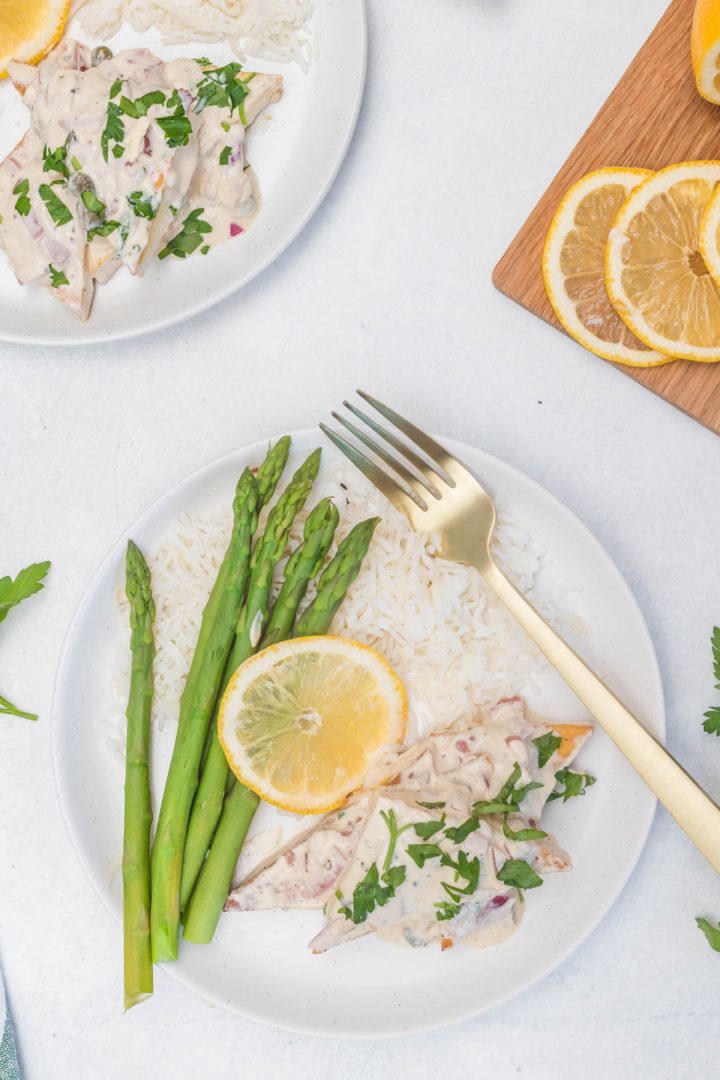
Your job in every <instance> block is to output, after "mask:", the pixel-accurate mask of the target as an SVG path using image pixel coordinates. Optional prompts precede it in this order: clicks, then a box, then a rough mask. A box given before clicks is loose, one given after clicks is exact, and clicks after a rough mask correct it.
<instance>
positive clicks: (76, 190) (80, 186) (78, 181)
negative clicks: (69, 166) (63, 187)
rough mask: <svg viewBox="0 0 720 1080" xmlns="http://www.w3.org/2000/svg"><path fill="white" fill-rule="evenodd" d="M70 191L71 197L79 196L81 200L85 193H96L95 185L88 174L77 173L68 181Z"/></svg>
mask: <svg viewBox="0 0 720 1080" xmlns="http://www.w3.org/2000/svg"><path fill="white" fill-rule="evenodd" d="M68 191H69V192H70V194H71V195H77V197H78V198H80V196H81V195H82V193H83V191H95V185H94V184H93V182H92V180H91V179H90V177H89V176H88V175H87V173H84V172H76V173H73V174H72V176H71V177H70V179H69V180H68Z"/></svg>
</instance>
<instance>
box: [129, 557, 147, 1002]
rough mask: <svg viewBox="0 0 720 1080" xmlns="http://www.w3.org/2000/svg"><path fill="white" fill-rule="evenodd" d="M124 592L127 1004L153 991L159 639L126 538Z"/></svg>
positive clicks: (141, 570) (142, 572) (143, 577)
mask: <svg viewBox="0 0 720 1080" xmlns="http://www.w3.org/2000/svg"><path fill="white" fill-rule="evenodd" d="M125 591H126V592H127V598H128V601H129V602H130V651H131V657H132V662H131V669H130V695H129V697H128V704H127V712H126V716H127V742H126V750H125V825H124V837H123V860H122V877H123V935H124V956H125V965H124V966H125V1008H126V1009H130V1008H131V1007H132V1006H133V1005H137V1003H138V1002H140V1001H143V1000H144V999H145V998H146V997H149V996H150V994H152V992H153V964H152V949H151V946H150V826H151V824H152V805H151V802H150V761H149V759H150V713H151V710H152V699H153V674H152V667H153V657H154V656H155V640H154V638H153V621H154V619H155V604H154V602H153V597H152V588H151V582H150V570H149V568H148V564H147V563H146V562H145V558H144V556H143V554H142V552H141V551H140V549H139V548H138V547H136V546H135V544H134V543H133V542H132V540H128V546H127V557H126V570H125Z"/></svg>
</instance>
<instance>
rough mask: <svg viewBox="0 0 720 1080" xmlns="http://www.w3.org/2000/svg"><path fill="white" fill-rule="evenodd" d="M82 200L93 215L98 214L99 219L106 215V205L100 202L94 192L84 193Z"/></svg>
mask: <svg viewBox="0 0 720 1080" xmlns="http://www.w3.org/2000/svg"><path fill="white" fill-rule="evenodd" d="M80 198H81V199H82V201H83V205H84V206H86V207H87V209H88V210H89V211H90V213H91V214H97V216H98V217H99V218H101V217H102V216H103V214H104V213H105V203H104V202H100V200H99V199H98V197H97V195H96V194H95V192H94V191H90V189H89V188H88V190H87V191H83V193H82V195H81V196H80Z"/></svg>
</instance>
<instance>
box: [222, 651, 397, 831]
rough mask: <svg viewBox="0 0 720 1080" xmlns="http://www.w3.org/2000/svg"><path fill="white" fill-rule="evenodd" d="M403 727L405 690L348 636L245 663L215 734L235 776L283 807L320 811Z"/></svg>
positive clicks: (357, 780)
mask: <svg viewBox="0 0 720 1080" xmlns="http://www.w3.org/2000/svg"><path fill="white" fill-rule="evenodd" d="M406 723H407V696H406V694H405V690H404V687H403V684H402V683H401V681H400V679H399V678H398V676H397V675H396V673H395V672H394V671H393V669H392V668H391V667H390V665H389V664H388V663H387V661H386V660H384V659H383V657H382V656H380V654H379V653H377V652H375V650H374V649H371V648H369V647H368V646H367V645H360V644H358V642H355V641H349V640H347V639H346V638H339V637H307V638H295V639H294V640H292V641H284V642H281V643H280V644H278V645H273V646H271V647H270V648H269V649H265V650H264V651H263V652H261V653H258V654H257V656H253V657H251V659H250V660H247V661H246V662H245V663H244V664H241V666H240V667H239V668H238V670H237V671H236V672H235V674H234V675H233V677H232V679H231V680H230V683H229V685H228V688H227V690H226V691H225V695H224V697H223V699H222V703H221V706H220V715H219V717H218V734H219V737H220V742H221V744H222V747H223V750H224V751H225V756H226V757H227V760H228V764H229V765H230V768H231V769H232V771H233V772H234V773H235V775H236V776H237V778H238V780H240V781H241V782H242V783H243V784H245V785H246V786H247V787H249V788H252V790H253V791H255V792H257V794H258V795H259V796H260V797H261V798H263V799H265V800H266V801H267V802H270V803H274V805H275V806H280V807H282V808H283V809H284V810H292V811H294V812H295V813H298V814H318V813H321V812H323V811H326V810H332V809H334V808H335V807H337V806H340V805H341V803H342V802H343V801H344V800H345V798H346V797H347V796H348V795H349V794H350V792H351V791H354V790H355V789H356V788H358V787H360V786H361V785H362V782H363V779H364V777H365V774H366V772H367V770H368V769H369V768H370V767H371V766H372V765H373V764H374V763H375V762H376V761H377V759H378V756H379V753H380V751H381V749H382V747H383V746H385V745H387V744H389V743H398V742H401V741H402V739H403V737H404V735H405V726H406Z"/></svg>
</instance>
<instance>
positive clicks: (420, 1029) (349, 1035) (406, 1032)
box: [50, 426, 667, 1041]
mask: <svg viewBox="0 0 720 1080" xmlns="http://www.w3.org/2000/svg"><path fill="white" fill-rule="evenodd" d="M318 430H319V429H318V428H317V427H315V426H312V427H305V428H297V429H294V430H293V431H291V432H289V434H290V437H291V438H292V440H293V442H294V441H295V440H299V439H302V438H303V437H307V436H309V435H315V434H316V433H317V432H318ZM282 434H288V433H287V432H283V433H282ZM431 435H432V437H433V438H434V439H436V440H437V441H438V442H439V443H440V444H441V445H446V446H448V448H450V449H451V450H452V451H453V453H456V454H457V455H458V456H459V457H460V458H461V460H462V455H463V454H464V452H465V451H466V450H470V452H471V454H472V453H480V454H481V455H482V456H484V457H485V458H487V459H489V460H490V461H491V462H492V463H493V464H495V463H497V464H498V465H499V466H501V467H502V468H503V469H506V470H508V471H509V472H510V473H511V474H512V475H513V476H514V477H515V478H519V479H520V481H521V482H522V483H527V484H529V485H530V487H531V488H532V489H534V490H535V491H536V492H539V493H540V494H541V496H542V497H544V498H546V499H547V500H548V501H549V502H550V504H551V505H554V506H555V507H558V508H559V509H560V510H561V511H563V512H564V513H566V514H568V515H569V516H570V517H571V518H572V520H573V522H574V524H575V526H576V527H578V528H579V529H580V530H581V531H582V532H583V533H584V535H585V538H586V539H587V540H588V541H589V542H590V543H591V545H592V546H593V547H594V548H595V549H596V551H597V552H598V554H599V556H600V557H601V559H603V560H604V561H605V562H606V563H608V564H609V565H610V566H611V567H612V569H613V570H614V571H615V573H616V574H617V575H618V577H619V578H620V579H621V581H622V582H623V584H624V585H625V588H626V590H627V596H628V599H629V601H630V602H631V605H632V607H633V609H634V611H635V613H636V615H637V617H638V619H639V626H640V627H641V628H642V634H643V637H644V639H645V644H646V645H647V646H649V657H650V660H651V665H652V674H653V676H654V681H655V683H656V687H657V691H658V704H659V713H658V715H657V717H656V722H657V729H658V730H657V735H656V738H657V739H658V741H659V742H660V743H661V744H662V745H665V741H666V737H667V723H666V709H665V691H664V686H663V682H662V675H661V671H660V665H659V662H658V658H657V653H656V651H655V646H654V643H653V640H652V636H651V634H650V630H649V628H648V625H647V622H646V620H645V616H644V614H643V611H642V609H641V607H640V605H639V603H638V601H637V598H636V596H635V594H634V592H633V590H632V589H631V588H630V586H629V584H628V582H627V581H626V579H625V576H624V575H623V574H622V573H621V571H620V569H619V567H618V566H617V565H616V563H615V561H614V560H613V558H612V556H611V555H610V553H609V552H608V551H607V549H606V548H605V546H604V545H603V544H602V543H601V542H600V540H599V539H598V538H597V537H596V536H595V534H594V533H593V532H592V530H591V529H590V528H589V526H587V525H586V524H585V523H584V521H582V519H581V518H579V517H578V516H577V515H576V514H575V513H574V511H573V510H572V509H571V508H570V507H569V506H567V504H566V503H565V502H563V500H562V499H560V498H559V496H557V495H555V494H554V493H553V492H552V491H549V490H548V489H547V488H546V487H545V486H544V485H543V484H541V483H540V482H539V481H538V480H536V479H535V478H534V477H532V476H530V475H528V474H527V473H525V472H523V471H522V469H519V468H517V467H516V466H514V465H511V464H510V463H508V462H506V461H505V460H504V459H502V458H499V457H497V456H496V455H494V454H491V453H489V452H488V451H486V450H483V449H482V448H481V447H477V446H473V445H472V444H470V443H467V442H465V441H463V440H459V439H455V438H453V437H450V436H444V435H442V434H437V433H435V432H432V433H431ZM280 437H281V436H280V435H278V434H275V435H271V436H267V437H263V438H261V439H258V440H256V441H255V442H252V443H247V444H246V445H244V446H240V447H236V448H235V449H233V450H230V451H228V452H227V453H224V454H220V455H218V456H217V457H215V458H213V459H211V460H210V461H208V462H206V463H205V464H204V465H200V466H199V467H198V468H196V469H193V470H192V471H191V472H189V473H188V474H187V475H186V476H184V477H182V478H181V479H179V480H178V481H176V482H175V483H174V484H172V485H170V487H168V488H166V489H165V491H163V492H162V493H161V494H160V495H159V496H158V497H157V498H156V499H154V500H153V501H152V502H151V503H149V504H148V505H147V506H146V507H145V509H144V510H142V511H141V512H140V513H139V514H138V515H136V517H135V518H134V519H133V520H132V521H131V522H130V523H129V524H128V525H127V526H126V528H125V529H123V531H122V532H121V533H120V534H119V536H118V537H117V539H116V540H115V542H114V543H113V544H112V545H111V546H110V547H109V548H108V550H107V551H106V552H105V555H104V556H103V557H102V559H101V560H100V562H99V563H98V565H97V567H96V568H95V570H94V572H93V573H92V575H91V577H90V579H89V581H88V583H87V585H86V586H85V588H84V589H83V591H82V593H81V595H80V597H79V599H78V601H77V603H76V605H75V608H74V610H73V613H72V616H71V618H70V621H69V623H68V626H67V630H66V631H65V635H64V637H63V642H62V647H61V649H60V654H59V657H58V662H57V666H56V670H55V675H54V679H53V687H52V698H51V708H50V743H51V754H52V772H53V781H54V786H55V793H56V795H57V800H58V804H59V808H60V813H61V815H62V818H63V824H64V826H65V829H66V831H67V835H68V837H69V840H70V844H71V846H72V848H73V850H74V852H75V855H76V857H77V859H78V861H79V863H80V865H81V867H82V870H83V873H84V874H85V876H86V878H87V879H88V881H89V882H90V885H91V886H92V889H93V891H94V892H95V894H96V895H97V896H98V897H99V899H100V901H101V902H102V905H103V907H104V908H105V909H106V910H107V911H108V912H109V914H110V916H111V917H112V919H113V921H114V922H115V924H116V925H117V926H119V927H122V919H121V917H120V914H119V912H118V911H117V910H116V909H115V907H114V906H113V905H112V903H111V902H110V900H109V899H108V896H107V895H106V891H103V890H101V888H100V886H99V884H98V883H97V882H96V881H95V879H94V877H93V875H92V872H91V869H90V866H89V863H88V862H86V860H85V857H84V855H83V854H82V852H81V850H80V848H79V846H78V843H77V842H76V840H75V837H74V835H73V832H72V829H71V827H70V820H69V814H68V813H67V811H66V804H65V800H64V798H63V791H62V786H61V777H60V774H61V766H60V764H59V758H60V756H61V755H60V743H59V737H58V732H59V728H60V718H59V715H58V714H59V713H61V711H62V710H61V709H60V708H59V700H60V696H61V694H60V691H61V688H62V683H63V680H64V678H65V676H64V673H63V668H64V667H65V663H66V659H67V657H68V655H69V653H70V649H71V645H72V638H73V636H74V634H75V632H76V629H77V627H78V625H79V622H80V616H81V614H82V612H83V609H84V606H85V603H86V601H87V599H88V597H90V596H91V594H92V593H93V591H94V589H95V586H96V582H97V581H98V579H99V578H100V576H101V575H102V573H103V572H104V570H105V568H106V565H107V563H108V562H110V561H111V560H112V559H113V558H116V557H117V555H118V554H119V553H120V552H121V551H122V550H123V549H124V545H125V544H126V542H127V539H128V537H129V536H130V535H132V533H133V532H134V531H136V530H137V529H138V528H141V527H142V525H143V524H144V523H145V521H146V519H148V518H150V517H151V516H152V515H153V514H154V513H155V512H156V511H157V510H158V507H159V506H161V504H163V503H165V502H168V501H170V500H171V499H172V498H173V496H175V495H176V494H177V492H178V491H179V489H181V488H183V487H185V486H186V485H187V484H189V483H191V482H193V481H195V480H198V479H199V478H200V477H201V476H203V475H204V474H211V473H212V472H214V471H215V470H216V469H218V468H221V467H222V466H223V465H224V464H226V463H227V462H229V461H230V460H232V459H233V458H235V457H237V456H238V455H245V454H248V453H249V452H251V451H253V450H255V449H258V450H261V449H264V448H266V447H267V445H268V443H272V442H274V441H276V440H277V439H278V438H280ZM648 794H649V795H650V798H649V799H648V806H647V811H646V812H645V820H644V822H643V828H642V832H641V833H639V834H638V837H637V840H636V842H635V850H634V852H633V856H632V858H631V860H630V862H629V864H628V866H627V869H626V871H625V873H624V874H623V876H622V877H621V878H620V879H618V881H617V882H616V885H615V888H614V889H613V890H612V892H611V896H610V899H609V900H608V901H607V902H606V904H605V906H604V908H603V909H602V910H600V911H599V912H598V913H597V915H596V916H595V917H594V918H592V919H591V920H590V922H589V923H588V926H587V928H586V929H585V931H584V932H583V933H582V935H581V936H580V937H579V938H578V940H577V941H574V942H572V943H571V944H569V945H568V946H567V947H566V948H564V949H563V950H562V951H561V952H559V954H558V955H557V957H556V958H555V959H554V960H553V962H552V963H551V964H550V965H549V966H547V967H545V968H544V969H543V970H542V971H541V972H538V973H537V974H536V975H534V976H532V977H531V978H529V979H527V980H525V981H523V982H522V984H521V985H520V986H518V987H516V988H513V989H510V990H508V991H507V993H504V994H503V995H501V996H500V997H498V998H497V999H495V1000H494V1001H492V1002H489V1003H487V1004H485V1005H480V1006H472V1007H470V1008H467V1009H465V1010H463V1011H462V1012H458V1014H457V1015H456V1016H454V1017H453V1018H452V1019H446V1020H442V1021H440V1022H438V1023H433V1024H425V1023H417V1024H412V1025H410V1026H406V1027H402V1028H400V1027H398V1028H396V1029H393V1030H391V1031H388V1030H385V1031H381V1032H379V1033H371V1032H369V1031H368V1032H361V1033H358V1032H356V1031H352V1030H349V1029H346V1028H339V1029H332V1030H331V1029H329V1028H326V1029H324V1030H319V1029H317V1028H311V1027H310V1026H309V1025H304V1024H301V1023H278V1022H276V1021H273V1020H270V1019H269V1018H268V1017H267V1016H266V1015H262V1014H259V1013H257V1012H255V1011H253V1010H252V1009H247V1008H245V1009H241V1008H239V1007H237V1006H235V1005H234V1004H232V1003H230V1002H228V1001H227V999H225V998H223V997H221V996H220V995H213V994H211V993H208V992H207V991H206V990H205V989H200V988H198V986H197V985H196V984H195V981H194V980H193V978H192V977H191V976H187V975H186V974H185V973H184V972H183V970H182V968H181V967H180V965H179V964H178V963H177V962H173V963H163V964H158V965H157V966H158V967H159V968H161V969H162V970H163V971H164V972H166V973H167V974H168V975H170V976H171V978H173V979H175V980H177V981H178V982H179V983H181V984H182V985H183V986H185V987H186V988H187V989H188V990H190V991H191V992H192V993H194V994H196V995H197V996H198V997H199V998H200V999H201V1000H202V1001H205V1002H208V1003H211V1004H213V1005H217V1006H219V1007H220V1008H223V1009H225V1010H226V1011H227V1012H229V1013H231V1014H233V1015H235V1016H240V1017H242V1018H243V1019H244V1020H249V1021H252V1022H253V1023H258V1024H262V1025H263V1026H264V1027H268V1028H271V1029H272V1030H275V1031H288V1032H293V1033H295V1034H299V1035H305V1036H310V1037H314V1038H322V1039H336V1040H343V1041H344V1040H358V1041H359V1040H362V1041H366V1040H381V1039H382V1040H385V1039H393V1038H402V1037H409V1036H414V1035H420V1034H425V1033H427V1032H432V1031H439V1030H443V1029H447V1028H450V1027H452V1026H454V1025H456V1024H460V1023H463V1022H466V1021H468V1020H472V1019H474V1018H476V1017H480V1016H482V1015H485V1014H486V1013H488V1012H490V1011H491V1010H493V1009H495V1008H497V1007H499V1006H501V1005H504V1004H506V1003H507V1002H508V1001H511V1000H512V999H514V998H517V997H520V996H521V995H522V994H524V993H525V992H526V991H527V990H529V989H531V988H532V987H534V986H536V985H537V984H538V983H539V982H541V981H542V980H543V979H545V978H546V977H547V976H548V975H550V974H552V972H554V971H556V970H557V968H558V967H559V966H560V965H561V964H563V963H564V962H565V961H566V960H567V959H568V958H569V957H570V956H572V954H573V953H574V952H576V951H577V949H579V948H580V947H581V946H582V945H583V944H584V943H585V942H586V941H587V940H588V938H589V937H590V936H591V935H592V934H593V933H594V932H595V930H596V929H597V927H598V926H599V925H600V923H601V922H602V921H603V919H604V918H605V917H606V916H607V915H608V914H609V913H610V911H611V910H612V908H613V907H614V906H615V904H616V903H617V900H618V898H619V896H620V895H621V893H622V892H623V890H624V889H625V886H626V885H627V883H628V881H629V880H630V878H631V876H632V875H633V873H634V872H635V869H636V867H637V865H638V862H639V860H640V857H641V855H642V854H643V852H644V850H645V847H646V845H647V841H648V837H649V835H650V830H651V828H652V825H653V822H654V820H655V815H656V811H657V805H658V800H657V798H655V797H654V796H653V795H652V792H650V791H649V790H648Z"/></svg>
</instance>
